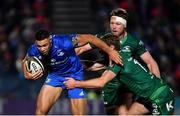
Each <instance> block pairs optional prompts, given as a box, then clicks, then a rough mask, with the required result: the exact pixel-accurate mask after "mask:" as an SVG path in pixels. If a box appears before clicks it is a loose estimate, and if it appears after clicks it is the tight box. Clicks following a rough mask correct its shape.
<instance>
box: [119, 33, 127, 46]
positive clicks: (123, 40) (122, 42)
mask: <svg viewBox="0 0 180 116" xmlns="http://www.w3.org/2000/svg"><path fill="white" fill-rule="evenodd" d="M127 35H128V34H127V33H126V35H125V36H124V38H123V39H121V40H120V43H121V44H124V43H125V42H126V40H127Z"/></svg>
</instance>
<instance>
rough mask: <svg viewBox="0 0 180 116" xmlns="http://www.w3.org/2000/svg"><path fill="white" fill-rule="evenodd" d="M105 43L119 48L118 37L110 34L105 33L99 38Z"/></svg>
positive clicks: (116, 48)
mask: <svg viewBox="0 0 180 116" xmlns="http://www.w3.org/2000/svg"><path fill="white" fill-rule="evenodd" d="M101 40H103V41H104V42H105V43H106V44H107V45H109V46H111V45H113V46H114V47H115V50H117V51H119V50H120V41H119V38H118V37H117V36H115V35H112V34H107V35H105V36H104V37H102V38H101Z"/></svg>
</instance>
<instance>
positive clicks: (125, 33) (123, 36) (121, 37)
mask: <svg viewBox="0 0 180 116" xmlns="http://www.w3.org/2000/svg"><path fill="white" fill-rule="evenodd" d="M126 35H127V32H126V31H123V32H122V34H121V35H120V36H119V38H120V40H122V39H124V38H125V36H126Z"/></svg>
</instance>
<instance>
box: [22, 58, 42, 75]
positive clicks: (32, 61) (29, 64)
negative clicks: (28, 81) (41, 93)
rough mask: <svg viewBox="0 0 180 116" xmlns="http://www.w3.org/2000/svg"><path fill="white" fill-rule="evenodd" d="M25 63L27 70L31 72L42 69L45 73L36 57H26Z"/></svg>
mask: <svg viewBox="0 0 180 116" xmlns="http://www.w3.org/2000/svg"><path fill="white" fill-rule="evenodd" d="M25 64H26V68H27V70H29V71H30V72H31V73H32V74H34V73H35V72H37V71H39V70H42V71H43V74H44V73H45V70H44V66H43V64H42V62H41V61H40V60H39V59H38V58H37V57H27V59H26V62H25Z"/></svg>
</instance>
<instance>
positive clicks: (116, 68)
mask: <svg viewBox="0 0 180 116" xmlns="http://www.w3.org/2000/svg"><path fill="white" fill-rule="evenodd" d="M121 69H122V67H121V66H119V65H117V64H115V63H113V64H112V65H110V66H108V67H107V70H110V71H112V72H113V73H115V74H118V73H119V72H120V71H121Z"/></svg>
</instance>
